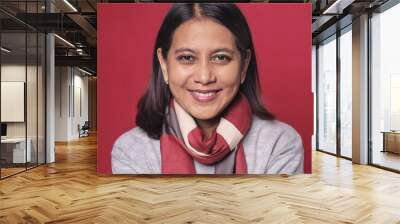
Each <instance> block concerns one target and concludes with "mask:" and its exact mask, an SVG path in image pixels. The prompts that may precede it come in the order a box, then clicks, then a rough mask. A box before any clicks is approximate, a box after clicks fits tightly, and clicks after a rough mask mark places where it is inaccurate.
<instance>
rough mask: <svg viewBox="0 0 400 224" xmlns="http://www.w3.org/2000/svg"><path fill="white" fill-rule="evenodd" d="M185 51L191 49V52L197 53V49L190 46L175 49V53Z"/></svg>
mask: <svg viewBox="0 0 400 224" xmlns="http://www.w3.org/2000/svg"><path fill="white" fill-rule="evenodd" d="M184 51H189V52H192V53H196V51H195V50H193V49H190V48H185V47H184V48H178V49H176V50H175V54H178V53H181V52H184Z"/></svg>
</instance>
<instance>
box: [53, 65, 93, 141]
mask: <svg viewBox="0 0 400 224" xmlns="http://www.w3.org/2000/svg"><path fill="white" fill-rule="evenodd" d="M55 73H56V83H55V123H56V128H55V129H56V131H55V140H56V141H70V140H73V139H77V138H78V137H79V133H78V124H79V125H81V126H82V125H83V124H84V122H85V121H87V120H88V77H86V76H83V75H84V74H83V73H81V72H80V71H79V70H77V69H76V68H72V67H56V72H55ZM79 101H80V102H79ZM80 106H81V108H80V109H81V111H80V110H79V107H80Z"/></svg>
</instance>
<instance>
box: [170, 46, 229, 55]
mask: <svg viewBox="0 0 400 224" xmlns="http://www.w3.org/2000/svg"><path fill="white" fill-rule="evenodd" d="M184 51H189V52H192V53H194V54H195V53H196V51H195V50H193V49H190V48H185V47H184V48H178V49H176V50H175V54H178V53H181V52H184ZM220 51H226V52H228V53H230V54H234V51H233V50H232V49H230V48H217V49H215V50H213V51H212V52H211V53H212V54H215V53H217V52H220Z"/></svg>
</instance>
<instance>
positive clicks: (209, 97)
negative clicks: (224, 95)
mask: <svg viewBox="0 0 400 224" xmlns="http://www.w3.org/2000/svg"><path fill="white" fill-rule="evenodd" d="M219 91H221V90H220V89H218V90H189V92H190V94H191V95H192V96H193V98H194V99H195V100H196V101H199V102H210V101H213V100H214V99H215V98H217V95H218V92H219Z"/></svg>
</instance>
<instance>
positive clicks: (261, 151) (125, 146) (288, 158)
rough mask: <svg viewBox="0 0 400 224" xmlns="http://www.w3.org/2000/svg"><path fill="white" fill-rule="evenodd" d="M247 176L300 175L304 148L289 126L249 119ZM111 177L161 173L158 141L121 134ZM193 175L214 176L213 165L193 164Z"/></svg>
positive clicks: (138, 131) (141, 134)
mask: <svg viewBox="0 0 400 224" xmlns="http://www.w3.org/2000/svg"><path fill="white" fill-rule="evenodd" d="M243 147H244V151H245V156H246V163H247V171H248V173H249V174H293V173H303V157H304V156H303V155H304V149H303V144H302V141H301V138H300V136H299V134H298V133H297V132H296V130H294V128H292V127H291V126H289V125H287V124H285V123H283V122H280V121H277V120H273V121H268V120H261V119H259V118H258V117H256V116H253V122H252V125H251V127H250V130H249V132H248V133H247V135H246V136H245V137H244V139H243ZM111 154H112V172H113V174H161V153H160V140H155V139H152V138H150V137H148V136H147V134H146V133H145V132H144V131H143V130H142V129H141V128H140V127H135V128H133V129H131V130H129V131H127V132H125V133H124V134H122V135H121V136H120V137H119V138H118V139H117V141H115V143H114V147H113V149H112V153H111ZM194 165H195V168H196V173H197V174H215V165H204V164H201V163H198V162H197V161H194Z"/></svg>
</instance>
